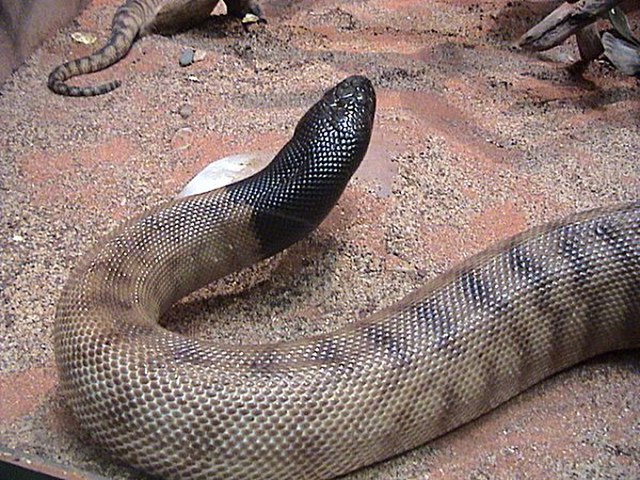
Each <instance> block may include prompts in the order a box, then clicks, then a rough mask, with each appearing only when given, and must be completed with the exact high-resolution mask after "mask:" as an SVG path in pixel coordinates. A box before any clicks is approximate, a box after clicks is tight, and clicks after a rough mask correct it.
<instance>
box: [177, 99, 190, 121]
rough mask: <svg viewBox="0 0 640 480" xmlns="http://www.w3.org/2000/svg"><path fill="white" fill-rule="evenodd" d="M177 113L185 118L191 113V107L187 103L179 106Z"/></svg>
mask: <svg viewBox="0 0 640 480" xmlns="http://www.w3.org/2000/svg"><path fill="white" fill-rule="evenodd" d="M178 113H179V114H180V116H181V117H182V118H185V119H186V118H189V117H190V116H191V114H192V113H193V107H192V106H191V105H189V104H188V103H187V104H185V105H183V106H181V107H180V110H178Z"/></svg>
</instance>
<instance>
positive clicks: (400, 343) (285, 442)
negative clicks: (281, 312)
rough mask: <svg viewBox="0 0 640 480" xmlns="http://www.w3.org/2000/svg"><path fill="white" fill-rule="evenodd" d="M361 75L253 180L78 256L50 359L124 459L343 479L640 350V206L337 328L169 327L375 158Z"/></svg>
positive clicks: (531, 237) (503, 253)
mask: <svg viewBox="0 0 640 480" xmlns="http://www.w3.org/2000/svg"><path fill="white" fill-rule="evenodd" d="M375 104H376V96H375V91H374V88H373V86H372V83H371V82H370V80H368V79H367V78H366V77H363V76H352V77H349V78H347V79H345V80H343V81H341V82H340V83H338V84H337V85H335V86H334V87H333V88H331V89H330V90H328V91H327V92H326V93H324V95H323V96H322V97H321V99H320V100H319V101H318V102H317V103H316V104H315V105H313V107H312V108H311V109H310V110H309V111H308V112H307V113H306V114H305V115H304V116H303V117H302V119H301V120H300V121H299V122H298V124H297V126H296V128H295V131H294V133H293V135H292V137H291V139H290V140H289V141H288V143H286V144H285V146H284V147H283V148H282V150H280V151H279V153H278V154H277V155H276V156H275V157H274V159H273V161H272V162H271V163H270V164H269V165H268V166H267V167H265V169H264V170H262V171H261V172H258V173H257V174H255V175H254V176H252V177H249V178H247V179H245V180H241V181H239V182H236V183H233V184H231V185H228V186H225V187H222V188H218V189H216V190H212V191H210V192H205V193H201V194H198V195H194V196H190V197H186V198H182V199H178V200H170V201H168V202H167V203H164V204H162V205H160V206H157V207H153V208H151V209H149V210H148V211H146V212H144V213H142V214H141V215H140V216H139V217H137V218H135V219H133V220H129V221H127V222H125V223H124V224H123V225H122V226H120V227H117V228H116V230H115V231H114V232H113V233H112V234H111V235H109V236H108V237H107V238H106V239H105V240H103V241H101V242H99V243H98V246H97V247H95V248H94V249H93V250H90V251H89V253H87V254H85V255H84V256H82V257H81V259H80V261H79V263H78V265H77V267H76V268H75V270H73V271H72V272H71V274H70V276H69V279H68V281H67V283H66V285H65V287H64V288H63V291H62V294H61V297H60V299H59V302H58V305H57V311H56V319H55V323H54V333H53V339H54V347H55V348H54V351H55V355H56V362H57V365H58V370H59V378H60V387H61V389H62V392H63V394H64V398H65V399H66V402H67V403H68V406H69V407H70V410H71V411H72V412H73V414H74V415H75V417H76V418H77V419H78V423H79V425H80V426H81V427H82V428H83V429H84V430H86V432H87V433H88V435H89V437H90V438H91V439H92V441H94V442H96V443H97V444H98V445H100V446H101V447H102V448H103V449H104V450H105V451H106V452H108V453H110V454H111V455H112V457H113V458H115V459H117V460H119V461H122V462H124V463H126V464H129V465H130V466H133V467H135V468H137V469H139V470H141V471H143V472H146V473H149V474H152V475H155V476H157V477H160V478H167V479H188V480H191V479H245V480H246V479H328V478H333V477H336V476H339V475H343V474H345V473H347V472H351V471H353V470H356V469H359V468H361V467H364V466H367V465H370V464H372V463H375V462H380V461H382V460H385V459H388V458H390V457H392V456H395V455H398V454H400V453H402V452H405V451H407V450H409V449H413V448H415V447H417V446H419V445H422V444H424V443H425V442H428V441H429V440H430V439H433V438H435V437H438V436H440V435H443V434H444V433H446V432H449V431H451V430H452V429H455V428H456V427H458V426H460V425H463V424H465V423H467V422H470V421H471V420H473V419H475V418H477V417H478V416H480V415H482V414H483V413H485V412H488V411H490V410H492V409H494V408H496V407H497V406H498V405H500V404H502V403H504V402H505V401H507V400H508V399H510V398H512V397H514V396H516V395H517V394H519V393H520V392H522V391H523V390H525V389H527V388H529V387H530V386H532V385H533V384H535V383H538V382H539V381H541V380H542V379H544V378H546V377H549V376H550V375H552V374H554V373H556V372H558V371H560V370H563V369H566V368H568V367H570V366H572V365H574V364H576V363H579V362H581V361H583V360H585V359H588V358H590V357H593V356H595V355H598V354H601V353H603V352H608V351H613V350H620V349H630V348H637V347H639V346H640V201H638V200H635V201H633V200H632V201H627V202H624V203H617V204H614V205H609V206H602V207H598V208H595V209H592V210H589V211H586V212H581V213H574V214H572V215H569V216H567V217H565V218H562V219H560V220H554V221H552V222H551V223H548V224H545V225H542V226H537V227H534V228H532V229H530V230H528V231H526V232H524V233H520V234H518V235H516V236H514V237H512V238H509V239H506V240H502V241H501V242H499V243H498V244H496V245H494V246H492V247H490V248H489V249H488V250H486V251H484V252H481V253H478V254H476V255H475V256H472V257H470V258H469V259H467V260H465V261H463V262H462V263H461V264H460V265H458V266H456V267H454V268H453V269H452V270H450V271H448V272H446V273H444V274H443V275H441V276H438V277H436V278H434V279H431V280H429V281H427V282H426V284H424V285H423V286H422V287H420V288H418V289H417V290H416V291H414V292H413V293H410V294H409V295H408V296H407V297H406V298H404V299H403V300H401V301H400V302H398V303H396V304H393V305H391V306H389V307H386V308H383V309H381V310H380V311H378V312H377V313H374V314H373V315H372V316H370V317H368V318H364V319H358V320H354V321H353V322H352V323H349V324H348V325H346V326H344V327H341V328H338V329H336V330H335V331H331V332H328V333H323V334H318V335H315V336H309V337H304V338H300V339H295V340H292V341H280V342H271V343H264V344H247V345H242V344H241V345H227V344H224V343H222V342H216V341H213V340H205V339H200V338H197V336H196V337H195V338H194V337H190V336H183V335H181V334H178V333H175V332H171V331H169V330H167V329H165V328H163V327H161V326H160V325H159V323H158V320H159V318H160V317H161V316H162V315H163V313H164V312H166V311H167V309H168V308H170V306H171V305H172V304H173V303H174V302H176V301H177V300H178V299H180V298H182V297H184V296H185V295H187V294H188V293H189V292H192V291H194V290H196V289H198V288H200V287H202V286H203V285H206V284H208V283H209V282H211V281H212V280H213V279H217V278H220V277H223V276H225V275H227V274H229V273H230V272H234V271H236V270H238V269H241V268H243V267H245V266H247V265H249V264H252V263H255V262H256V261H258V260H260V259H264V258H266V257H269V256H270V255H273V254H274V253H275V252H278V251H280V250H282V249H284V248H286V247H287V246H289V245H291V244H293V243H294V242H296V241H298V240H300V239H301V238H303V237H304V236H305V235H307V234H308V233H309V232H311V231H312V230H313V229H314V228H315V227H316V226H317V225H318V224H319V223H320V222H321V221H322V220H323V219H324V218H325V216H326V215H327V214H328V213H329V211H330V210H331V208H332V207H333V205H334V204H335V203H336V202H337V200H338V198H339V197H340V195H341V193H342V192H343V190H344V189H345V188H346V186H347V183H348V182H349V179H350V177H351V176H352V174H353V173H354V172H355V170H356V169H357V167H358V165H359V164H360V162H361V160H362V158H363V157H364V155H365V153H366V151H367V148H368V144H369V141H370V138H371V132H372V128H373V123H374V115H375Z"/></svg>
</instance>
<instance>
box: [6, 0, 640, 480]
mask: <svg viewBox="0 0 640 480" xmlns="http://www.w3.org/2000/svg"><path fill="white" fill-rule="evenodd" d="M116 6H117V1H116V0H101V1H95V2H93V4H92V6H91V7H90V8H89V9H88V10H86V11H85V12H84V13H83V14H82V15H81V16H80V17H79V18H78V20H77V22H76V23H75V24H74V25H71V26H69V27H68V28H67V29H65V30H63V31H61V32H59V34H58V35H57V36H56V37H55V38H53V39H52V40H50V41H49V42H47V43H46V44H44V45H43V46H42V47H41V48H40V49H39V50H38V51H37V52H36V53H35V54H34V55H33V56H32V57H31V58H30V59H29V60H28V61H27V63H26V64H25V65H24V66H23V67H22V68H20V69H19V70H18V71H17V72H15V73H14V75H13V76H12V77H11V79H10V80H9V81H8V83H6V84H5V85H4V86H3V87H2V88H1V89H0V93H1V95H0V145H2V157H1V160H0V265H1V268H0V289H1V291H0V309H1V310H0V445H2V448H4V449H15V450H17V452H18V453H15V454H13V458H16V457H18V458H21V456H22V455H30V456H34V457H36V458H35V459H34V461H33V463H32V464H31V466H32V467H33V468H40V469H46V468H49V469H54V470H55V469H56V468H60V467H56V466H55V465H53V463H52V462H55V463H56V464H62V465H68V466H73V467H75V468H76V469H78V470H74V473H70V474H68V475H67V476H68V478H94V477H91V476H90V474H88V473H87V474H84V473H82V472H81V471H84V472H92V474H97V475H103V476H105V477H108V478H112V479H133V478H140V475H139V474H138V473H136V472H134V471H132V470H130V469H128V468H127V467H124V466H122V465H120V464H118V463H117V461H116V460H114V459H112V458H110V457H108V456H106V455H105V454H103V453H102V452H101V450H100V449H98V448H96V447H93V446H92V445H91V444H90V442H88V441H86V439H85V438H84V437H83V436H82V433H81V431H80V430H79V427H78V425H77V424H76V423H74V420H73V418H72V416H71V414H70V412H69V411H68V410H67V408H66V407H65V406H64V402H63V399H62V398H61V395H60V393H59V392H58V390H57V388H56V385H57V376H56V370H55V365H54V358H53V351H52V341H51V331H52V324H53V318H54V310H55V304H56V301H57V299H58V297H59V295H60V291H61V289H62V286H63V284H64V282H65V281H66V279H67V277H68V275H69V272H70V269H71V268H72V267H73V265H74V264H75V263H76V262H77V260H78V258H79V256H80V255H81V254H82V253H83V252H86V251H87V250H88V249H89V248H90V246H91V245H92V244H93V243H94V241H96V240H98V239H99V238H101V237H103V236H104V235H105V234H106V233H107V232H109V231H110V230H111V229H112V228H113V227H114V226H115V225H116V224H117V223H118V222H121V221H122V220H123V219H124V218H126V217H129V216H131V215H134V214H136V213H138V212H140V211H141V210H143V209H144V208H146V207H148V206H150V205H153V204H156V203H158V202H160V201H162V200H163V199H167V198H170V197H172V196H173V195H175V194H176V192H178V191H179V190H180V189H181V187H182V185H183V184H184V183H185V182H186V181H187V180H188V179H189V178H190V177H191V176H192V175H193V174H194V173H195V172H197V171H199V170H200V169H201V168H202V167H203V166H205V165H206V164H207V163H209V162H210V161H212V160H214V159H216V158H220V157H223V156H225V155H230V154H233V153H240V152H251V151H259V150H272V151H275V150H277V149H279V148H280V146H282V145H283V144H284V142H285V141H286V140H287V139H288V138H289V136H290V135H291V134H292V131H293V128H294V126H295V124H296V122H297V120H298V119H299V118H300V116H301V115H302V114H303V112H304V111H305V110H306V109H307V108H308V107H309V106H311V105H312V104H313V103H314V102H315V101H316V100H317V99H318V98H319V97H320V95H321V93H322V92H323V91H324V90H326V89H327V88H329V87H331V86H332V85H333V84H335V83H336V82H338V81H339V80H341V79H342V78H344V77H346V76H347V75H350V74H355V73H358V74H364V75H367V76H368V77H369V78H371V80H372V81H373V83H374V84H375V86H376V89H377V93H378V113H377V119H376V126H375V131H374V135H373V140H372V145H371V148H370V150H369V153H368V155H367V158H366V159H365V161H364V163H363V165H362V167H361V168H360V170H359V171H358V173H357V176H356V178H355V180H354V181H353V182H352V183H351V184H350V186H349V187H348V189H347V191H346V192H345V195H344V196H343V197H342V199H341V200H340V202H339V205H338V206H337V207H336V209H335V210H334V211H333V212H332V213H331V215H330V216H329V218H328V219H327V220H326V221H325V222H324V223H323V224H322V226H321V227H320V228H319V230H318V231H317V232H316V233H314V234H313V235H312V236H311V237H310V238H309V239H307V240H304V241H302V242H300V243H299V244H297V245H296V246H294V247H293V248H291V249H289V250H288V251H287V252H285V253H284V254H282V255H279V256H278V257H277V258H275V259H273V260H271V261H269V262H266V263H265V264H263V265H261V266H259V267H258V268H256V269H254V270H252V271H251V272H249V273H246V274H244V275H239V276H236V277H234V278H233V279H230V280H226V281H224V282H219V283H218V284H217V285H216V286H214V287H212V288H209V289H207V290H206V291H205V292H199V293H198V294H196V295H193V296H192V297H190V298H189V299H188V300H186V301H183V302H181V303H180V304H178V305H177V306H176V307H175V308H174V309H173V310H172V311H171V313H170V315H169V316H168V317H167V318H166V319H165V323H166V325H167V326H168V328H171V329H173V330H175V331H179V332H184V333H185V334H187V335H199V336H207V337H209V338H212V339H217V340H220V341H224V342H235V343H249V342H260V341H262V342H264V341H273V340H276V339H291V338H299V337H301V336H304V335H308V334H312V333H318V332H322V331H327V330H331V329H334V328H336V327H337V326H339V325H343V324H345V323H347V322H349V321H352V320H354V319H356V318H361V317H363V316H365V315H368V314H369V313H370V312H372V311H374V310H377V309H378V308H380V307H382V306H385V305H389V304H391V303H393V302H394V301H396V300H397V299H399V298H401V297H402V296H403V295H404V294H405V293H408V292H409V291H411V290H413V289H414V288H416V287H417V286H418V285H420V284H422V283H424V281H425V280H426V279H427V278H431V277H433V276H435V275H437V274H438V273H441V272H443V271H444V270H446V269H447V268H448V267H450V266H452V265H453V264H454V263H456V262H457V261H459V260H461V259H462V258H464V257H467V256H468V255H470V254H472V253H474V252H477V251H478V250H480V249H482V248H484V247H485V246H487V245H489V244H491V243H492V242H494V241H495V240H497V239H500V238H504V237H506V236H509V235H511V234H514V233H516V232H519V231H521V230H523V229H525V228H527V227H528V226H530V225H534V224H539V223H542V222H545V221H548V220H551V219H554V218H557V217H559V216H562V215H565V214H567V213H570V212H574V211H578V210H584V209H587V208H590V207H595V206H599V205H605V204H610V203H613V202H616V201H621V200H629V199H634V198H635V199H637V198H639V197H640V170H639V169H640V167H639V162H638V152H640V89H639V88H638V84H637V83H636V81H635V80H634V79H630V78H627V77H623V76H622V75H620V74H619V73H617V72H615V71H613V70H611V69H610V68H609V67H608V66H607V65H605V64H603V63H596V64H594V65H592V66H591V67H590V68H589V69H588V70H587V72H586V73H585V74H584V76H583V77H582V78H579V77H576V76H573V75H572V74H570V73H569V72H568V70H567V68H566V67H567V65H569V64H570V63H571V62H572V61H574V60H575V58H576V57H577V50H576V47H575V44H574V42H573V41H570V42H568V43H567V44H566V45H564V46H562V47H560V48H557V49H554V50H552V51H550V52H548V53H547V54H545V55H532V54H527V53H524V52H521V51H518V49H516V48H514V47H513V44H514V43H515V41H516V40H517V38H518V37H519V35H520V34H522V33H523V32H524V31H525V30H526V29H527V28H529V27H530V26H532V25H533V24H534V23H535V22H536V21H537V20H538V19H539V18H541V16H542V14H543V13H544V10H545V8H548V5H547V4H546V3H544V2H518V1H516V2H513V1H506V0H497V1H485V2H467V1H462V0H458V1H446V2H445V1H433V2H425V1H423V0H385V1H383V0H370V1H363V0H347V1H345V0H318V1H312V0H307V1H297V2H293V1H286V0H270V1H264V2H263V7H264V11H265V13H266V16H267V17H268V20H269V22H268V23H267V24H266V25H251V26H249V27H248V29H246V30H245V29H243V28H242V27H241V26H240V25H239V24H238V23H237V22H233V21H223V20H221V19H220V18H212V19H211V21H209V22H208V23H207V24H205V25H203V26H201V27H199V28H196V29H193V30H190V31H188V32H185V33H182V34H179V35H176V36H173V37H163V36H157V35H154V36H150V37H146V38H143V39H141V40H139V41H138V42H137V43H136V44H135V45H134V47H133V49H132V51H131V52H130V54H129V55H128V56H127V58H126V59H124V60H123V61H121V62H120V63H118V64H117V65H115V66H114V67H112V68H109V69H107V70H106V71H103V72H101V73H99V74H96V75H94V76H91V77H81V78H79V79H77V82H78V83H83V82H84V83H85V84H86V83H87V82H99V81H106V80H111V79H114V78H119V79H121V80H122V81H123V86H122V87H121V88H120V89H118V90H116V91H115V92H113V93H111V94H108V95H105V96H102V97H98V98H90V99H71V98H64V97H60V96H56V95H54V94H52V93H51V92H50V91H49V90H48V89H47V87H46V77H47V75H48V73H49V71H50V70H51V69H52V68H53V67H54V66H55V65H56V64H58V63H60V62H62V61H64V60H67V59H70V58H72V57H77V56H79V55H83V54H86V53H89V52H90V51H91V50H92V49H94V48H96V47H97V45H93V46H86V45H81V44H78V43H75V42H74V41H73V40H72V39H71V37H70V34H71V33H73V32H75V31H82V32H93V33H95V34H96V35H97V36H98V42H103V41H104V40H105V39H106V37H107V32H108V27H109V25H110V24H111V17H112V15H113V13H114V10H115V8H116ZM637 20H638V18H637V17H635V18H634V21H637ZM187 48H195V49H198V50H202V51H204V52H206V57H205V59H204V60H203V61H201V62H199V63H195V64H193V65H192V66H190V67H187V68H181V67H180V66H179V65H178V59H179V57H180V54H181V53H182V52H183V51H184V50H185V49H187ZM639 372H640V358H639V356H638V352H637V351H636V352H623V353H618V354H610V355H606V356H604V357H600V358H598V359H595V360H592V361H590V362H587V363H586V364H583V365H580V366H578V367H576V368H573V369H571V370H569V371H567V372H564V373H562V374H560V375H557V376H555V377H553V378H552V379H550V380H547V381H545V382H543V383H542V384H540V385H538V386H536V387H534V388H532V389H531V390H529V391H527V392H525V393H524V394H523V395H520V396H519V397H517V398H516V399H514V400H512V401H510V402H509V403H507V404H506V405H504V406H502V407H501V408H499V409H497V410H496V411H494V412H493V413H490V414H488V415H485V416H484V417H482V418H481V419H479V420H477V421H475V422H473V423H471V424H469V425H467V426H464V427H463V428H460V429H458V430H456V431H454V432H453V433H451V434H449V435H446V436H444V437H442V438H440V439H437V440H436V441H433V442H431V443H429V444H428V445H426V446H424V447H422V448H419V449H417V450H415V451H412V452H409V453H407V454H405V455H401V456H399V457H398V458H395V459H393V460H391V461H388V462H384V463H382V464H380V465H375V466H373V467H371V468H368V469H365V470H362V471H359V472H356V473H355V474H353V475H351V476H349V477H348V478H349V479H351V480H355V479H359V480H365V479H379V480H383V479H384V480H391V479H403V480H406V479H471V478H474V479H481V478H491V479H512V478H638V477H639V476H640V467H639V465H640V445H639V444H638V438H640V402H639V401H638V399H639V398H640V375H639Z"/></svg>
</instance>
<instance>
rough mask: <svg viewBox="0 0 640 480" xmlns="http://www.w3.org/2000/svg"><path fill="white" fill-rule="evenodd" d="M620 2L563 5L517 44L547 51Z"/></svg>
mask: <svg viewBox="0 0 640 480" xmlns="http://www.w3.org/2000/svg"><path fill="white" fill-rule="evenodd" d="M621 2H622V0H580V1H578V2H575V3H564V4H562V5H560V6H559V7H558V8H556V9H555V10H554V11H553V12H551V13H550V14H549V15H547V17H545V18H544V19H543V20H542V21H541V22H540V23H538V24H537V25H536V26H534V27H533V28H532V29H531V30H529V31H528V32H527V33H525V34H524V35H523V36H522V37H521V38H520V41H519V42H518V44H519V45H520V46H521V47H522V48H526V49H529V50H548V49H550V48H552V47H555V46H557V45H560V44H561V43H562V42H564V41H565V40H566V39H567V38H569V37H570V36H571V35H573V34H575V33H576V32H578V30H580V29H582V28H584V27H586V26H587V25H590V24H591V23H593V22H595V21H596V20H597V19H598V17H600V16H601V15H603V14H605V13H606V12H607V11H609V9H611V8H613V7H615V6H616V5H618V4H619V3H621Z"/></svg>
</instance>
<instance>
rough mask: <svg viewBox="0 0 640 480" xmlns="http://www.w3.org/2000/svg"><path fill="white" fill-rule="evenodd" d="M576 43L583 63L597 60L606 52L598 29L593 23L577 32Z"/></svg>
mask: <svg viewBox="0 0 640 480" xmlns="http://www.w3.org/2000/svg"><path fill="white" fill-rule="evenodd" d="M576 41H577V42H578V51H579V52H580V60H581V61H582V62H585V63H588V62H590V61H591V60H595V59H596V58H598V57H599V56H600V55H602V52H604V47H603V46H602V42H601V41H600V35H599V34H598V29H597V28H596V26H595V25H594V24H593V23H592V24H591V25H587V26H586V27H584V28H583V29H582V30H578V31H577V32H576Z"/></svg>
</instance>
